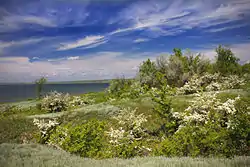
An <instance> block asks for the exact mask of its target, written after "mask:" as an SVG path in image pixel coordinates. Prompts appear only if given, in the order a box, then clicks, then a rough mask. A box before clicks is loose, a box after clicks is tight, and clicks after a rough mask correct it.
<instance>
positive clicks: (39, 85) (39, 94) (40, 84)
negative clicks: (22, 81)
mask: <svg viewBox="0 0 250 167" xmlns="http://www.w3.org/2000/svg"><path fill="white" fill-rule="evenodd" d="M46 82H47V79H46V78H45V77H42V78H40V79H38V80H36V81H35V83H36V92H37V97H38V98H39V99H41V97H42V89H43V85H44V84H45V83H46Z"/></svg>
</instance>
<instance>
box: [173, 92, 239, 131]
mask: <svg viewBox="0 0 250 167" xmlns="http://www.w3.org/2000/svg"><path fill="white" fill-rule="evenodd" d="M216 94H217V93H214V94H212V93H206V94H201V95H198V97H197V99H196V100H194V101H192V105H191V106H189V107H188V108H187V109H186V110H185V111H184V112H183V113H178V114H177V113H176V114H175V116H176V117H178V118H180V119H181V120H182V126H181V127H183V126H185V125H187V124H190V123H191V124H194V125H197V124H198V125H204V124H206V123H207V122H208V121H211V119H213V116H214V114H221V115H223V116H227V117H228V118H229V116H230V115H231V116H232V115H235V114H236V109H235V106H234V104H235V102H236V101H237V100H239V99H240V97H236V98H235V99H228V100H227V101H226V102H224V103H223V102H221V101H220V100H219V99H217V98H216ZM217 119H220V118H217ZM227 121H228V122H230V119H228V120H227ZM228 122H225V124H228Z"/></svg>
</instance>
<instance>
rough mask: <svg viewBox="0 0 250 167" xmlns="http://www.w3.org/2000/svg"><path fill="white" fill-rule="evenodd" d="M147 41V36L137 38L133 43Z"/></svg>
mask: <svg viewBox="0 0 250 167" xmlns="http://www.w3.org/2000/svg"><path fill="white" fill-rule="evenodd" d="M147 41H149V39H147V38H138V39H136V40H134V43H141V42H147Z"/></svg>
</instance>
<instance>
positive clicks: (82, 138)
mask: <svg viewBox="0 0 250 167" xmlns="http://www.w3.org/2000/svg"><path fill="white" fill-rule="evenodd" d="M104 128H105V122H103V121H97V120H89V121H87V122H86V123H83V124H80V125H73V124H72V123H69V124H67V125H65V126H62V127H58V128H57V129H56V130H55V132H54V133H53V134H52V135H51V137H50V140H49V144H50V145H54V146H56V147H58V148H61V149H63V150H66V151H68V152H70V153H74V154H77V155H80V156H82V157H92V158H94V157H98V156H99V153H100V151H101V149H102V148H103V140H104Z"/></svg>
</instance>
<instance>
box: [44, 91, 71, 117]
mask: <svg viewBox="0 0 250 167" xmlns="http://www.w3.org/2000/svg"><path fill="white" fill-rule="evenodd" d="M68 103H69V95H68V94H65V95H64V94H62V93H58V92H56V91H55V92H51V93H49V94H48V95H46V96H45V97H44V98H43V99H42V101H41V108H42V109H44V110H46V111H48V112H50V113H52V112H60V111H63V110H66V109H67V107H68V105H69V104H68Z"/></svg>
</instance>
